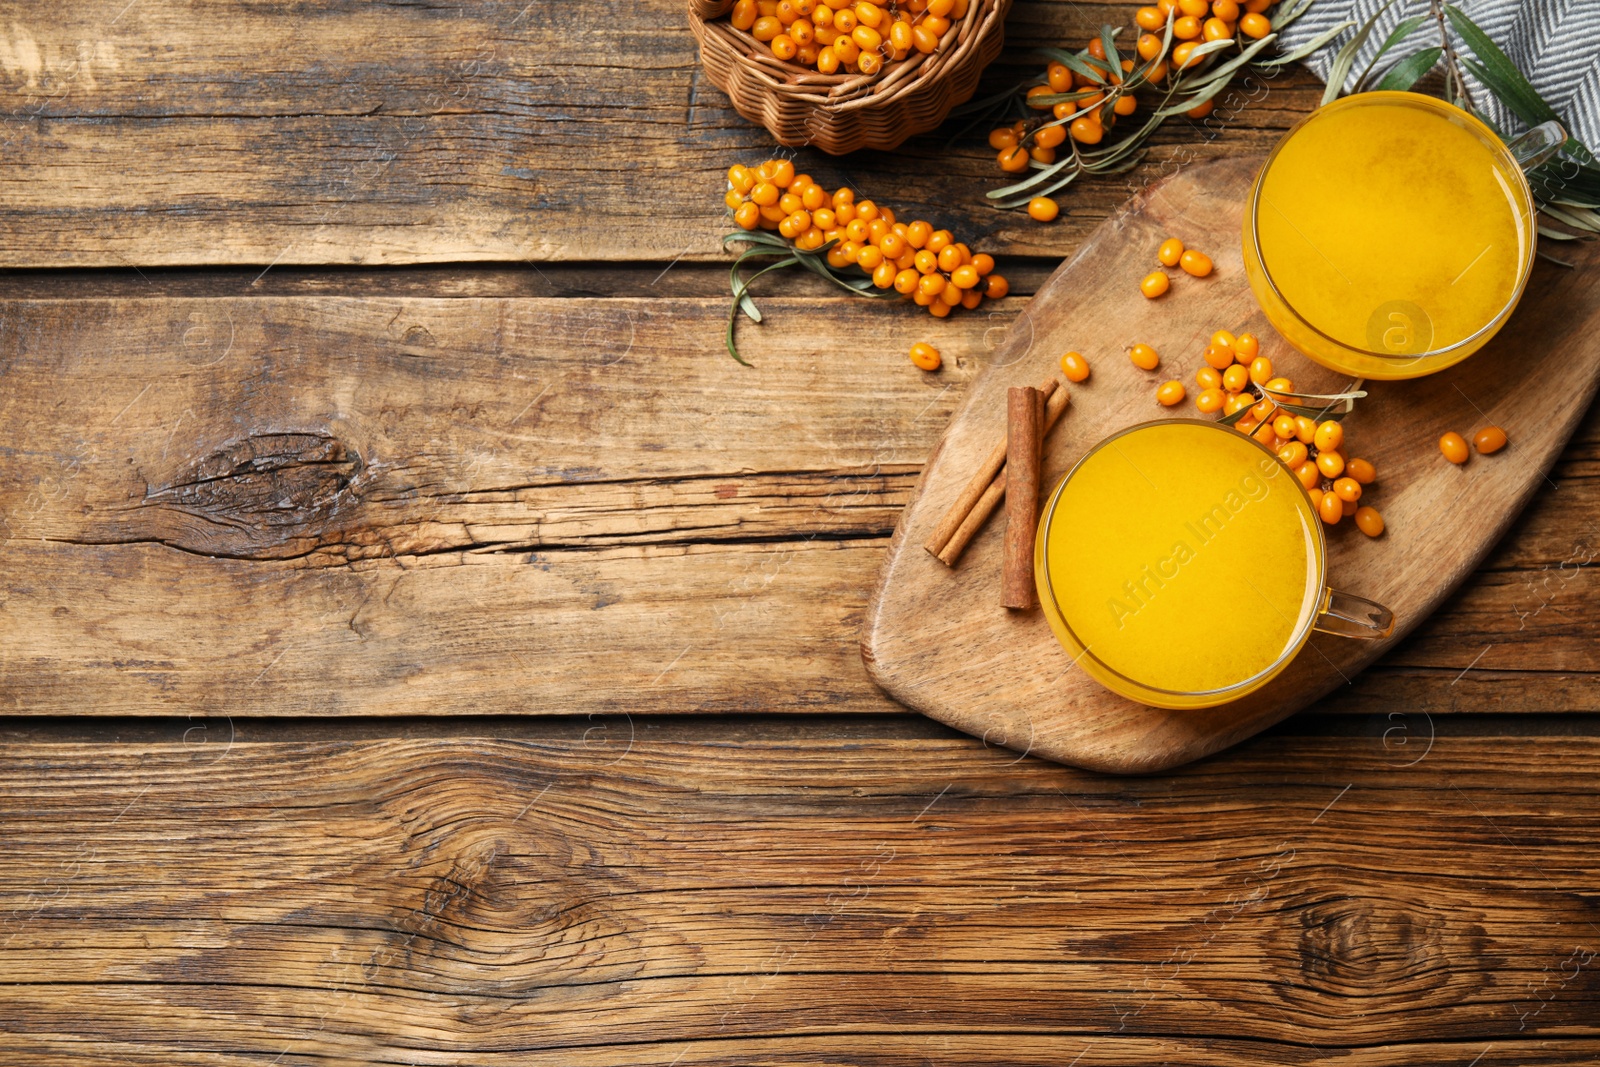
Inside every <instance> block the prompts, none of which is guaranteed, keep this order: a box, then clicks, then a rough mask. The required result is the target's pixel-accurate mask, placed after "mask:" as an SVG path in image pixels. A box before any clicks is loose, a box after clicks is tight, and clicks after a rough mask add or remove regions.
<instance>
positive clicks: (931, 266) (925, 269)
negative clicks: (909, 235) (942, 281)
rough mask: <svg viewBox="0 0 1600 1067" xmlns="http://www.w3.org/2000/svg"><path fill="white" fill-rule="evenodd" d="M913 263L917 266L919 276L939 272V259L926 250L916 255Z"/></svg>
mask: <svg viewBox="0 0 1600 1067" xmlns="http://www.w3.org/2000/svg"><path fill="white" fill-rule="evenodd" d="M913 262H914V263H915V264H916V267H917V272H918V273H919V274H933V273H936V272H937V271H938V270H939V257H938V256H936V255H934V254H933V253H932V252H930V251H928V250H927V249H926V248H924V249H922V250H921V251H920V252H918V253H917V254H916V256H915V257H914V259H913Z"/></svg>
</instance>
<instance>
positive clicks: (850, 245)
mask: <svg viewBox="0 0 1600 1067" xmlns="http://www.w3.org/2000/svg"><path fill="white" fill-rule="evenodd" d="M836 250H837V251H838V253H839V254H840V255H841V256H843V257H844V261H845V262H846V263H854V262H855V261H856V257H857V256H859V255H860V254H861V242H860V241H852V240H850V239H849V238H848V237H846V238H845V239H844V240H843V241H840V242H839V244H838V246H837V249H836Z"/></svg>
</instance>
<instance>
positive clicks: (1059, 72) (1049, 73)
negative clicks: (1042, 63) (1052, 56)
mask: <svg viewBox="0 0 1600 1067" xmlns="http://www.w3.org/2000/svg"><path fill="white" fill-rule="evenodd" d="M1044 80H1045V84H1046V85H1047V86H1048V87H1049V89H1050V91H1051V92H1052V93H1070V92H1071V91H1072V70H1071V68H1070V67H1068V66H1067V65H1066V64H1065V63H1054V62H1053V63H1051V64H1050V65H1049V66H1048V67H1046V68H1045V69H1044Z"/></svg>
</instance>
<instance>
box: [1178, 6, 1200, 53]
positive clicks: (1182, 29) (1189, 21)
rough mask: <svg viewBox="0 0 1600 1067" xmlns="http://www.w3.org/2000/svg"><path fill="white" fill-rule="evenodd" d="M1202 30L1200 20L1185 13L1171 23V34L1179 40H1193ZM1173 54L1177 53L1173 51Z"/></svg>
mask: <svg viewBox="0 0 1600 1067" xmlns="http://www.w3.org/2000/svg"><path fill="white" fill-rule="evenodd" d="M1202 32H1203V27H1202V26H1201V24H1200V20H1199V19H1197V18H1195V17H1194V16H1193V15H1185V16H1183V17H1182V18H1180V19H1178V20H1177V21H1176V22H1174V23H1173V24H1172V36H1174V37H1176V38H1177V39H1178V40H1180V41H1193V40H1195V39H1196V38H1198V37H1199V36H1200V34H1201V33H1202ZM1173 54H1174V55H1176V54H1177V53H1176V52H1174V53H1173Z"/></svg>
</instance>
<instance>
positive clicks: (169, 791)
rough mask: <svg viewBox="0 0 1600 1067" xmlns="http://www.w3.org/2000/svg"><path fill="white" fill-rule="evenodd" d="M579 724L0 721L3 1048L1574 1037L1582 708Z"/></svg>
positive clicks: (1320, 1044) (1390, 1052) (858, 1049)
mask: <svg viewBox="0 0 1600 1067" xmlns="http://www.w3.org/2000/svg"><path fill="white" fill-rule="evenodd" d="M584 729H585V728H584V727H583V726H580V727H577V728H576V729H574V731H573V733H572V734H571V735H569V736H568V737H566V738H563V739H551V740H546V741H542V742H538V743H514V742H493V741H470V740H464V741H440V740H429V741H380V742H359V743H303V744H260V745H255V744H236V745H234V746H232V747H227V746H225V745H183V744H173V745H122V746H115V745H80V744H60V745H21V746H11V747H10V748H8V749H7V750H6V751H5V752H4V753H3V754H0V798H3V802H0V834H3V835H4V838H5V840H6V841H7V843H8V850H7V851H8V857H7V858H8V862H7V864H6V865H5V867H4V868H3V869H0V909H3V911H4V913H5V915H6V917H7V922H6V924H5V928H6V938H5V941H4V944H3V946H0V978H3V980H4V981H5V982H6V983H7V994H6V997H5V998H4V999H3V1001H0V1033H3V1034H4V1036H3V1037H0V1047H4V1048H6V1049H7V1060H8V1062H44V1061H45V1060H47V1059H48V1058H49V1057H50V1056H52V1055H54V1056H57V1057H61V1056H65V1055H68V1054H71V1055H73V1056H75V1057H77V1058H79V1059H81V1060H82V1061H84V1062H111V1061H113V1060H121V1061H123V1062H151V1061H153V1060H155V1059H156V1058H158V1057H160V1056H161V1055H163V1054H165V1055H166V1056H168V1057H169V1062H170V1058H173V1057H180V1058H181V1057H182V1056H184V1055H186V1054H187V1053H186V1050H194V1053H195V1055H196V1058H197V1062H213V1063H239V1062H244V1061H245V1059H246V1058H247V1057H254V1058H255V1062H261V1061H262V1060H270V1059H271V1058H272V1057H273V1056H280V1057H281V1062H313V1061H315V1060H319V1059H323V1058H331V1059H333V1060H334V1061H335V1062H342V1061H344V1060H361V1061H364V1062H428V1063H446V1062H456V1061H459V1060H460V1059H461V1058H462V1057H467V1058H470V1059H471V1061H472V1062H474V1063H486V1064H501V1063H504V1064H511V1063H528V1062H535V1063H551V1064H554V1063H572V1064H622V1063H632V1064H639V1063H647V1064H661V1065H666V1064H670V1063H673V1062H678V1063H680V1064H681V1063H691V1062H692V1063H719V1064H722V1063H749V1062H771V1063H814V1062H842V1063H914V1062H925V1061H926V1060H927V1059H930V1058H931V1059H933V1060H934V1061H935V1062H954V1061H961V1062H978V1063H996V1064H998V1063H1012V1064H1014V1063H1026V1064H1035V1063H1037V1064H1046V1063H1049V1064H1060V1063H1063V1062H1070V1060H1071V1058H1072V1057H1073V1056H1075V1055H1078V1054H1079V1053H1082V1052H1084V1050H1085V1049H1089V1050H1091V1051H1090V1052H1089V1053H1085V1055H1084V1058H1083V1059H1082V1060H1080V1062H1097V1063H1130V1062H1162V1060H1163V1059H1165V1060H1167V1061H1168V1062H1170V1061H1171V1059H1172V1058H1173V1057H1176V1058H1178V1059H1179V1060H1180V1061H1182V1062H1196V1063H1217V1064H1221V1063H1282V1062H1291V1063H1300V1062H1313V1061H1320V1060H1322V1059H1323V1058H1325V1057H1326V1055H1327V1054H1328V1052H1327V1050H1330V1049H1336V1050H1340V1052H1341V1053H1344V1052H1345V1050H1348V1055H1347V1056H1342V1058H1348V1060H1349V1061H1350V1062H1353V1063H1437V1062H1460V1063H1467V1062H1470V1061H1471V1060H1472V1058H1473V1057H1474V1056H1477V1055H1479V1054H1480V1053H1485V1047H1486V1046H1493V1047H1492V1048H1491V1049H1490V1050H1489V1051H1488V1052H1486V1053H1485V1055H1484V1057H1483V1059H1481V1060H1480V1063H1503V1064H1511V1063H1529V1062H1545V1063H1558V1062H1582V1059H1581V1057H1582V1055H1590V1056H1592V1055H1593V1054H1594V1052H1595V1049H1596V1047H1597V1038H1600V1034H1597V1033H1596V1030H1597V1027H1596V1018H1597V1014H1596V1010H1595V1006H1596V1003H1597V998H1600V978H1597V974H1600V967H1597V963H1600V961H1597V959H1596V956H1597V950H1600V943H1597V939H1600V932H1597V930H1600V928H1597V926H1596V921H1597V920H1600V913H1597V908H1596V902H1595V900H1594V897H1593V886H1594V884H1595V878H1596V875H1597V873H1600V871H1597V868H1596V860H1595V855H1596V851H1595V848H1594V845H1595V842H1596V840H1597V839H1600V801H1597V799H1596V798H1595V796H1594V793H1593V791H1592V790H1589V789H1587V788H1586V786H1585V783H1586V782H1587V781H1588V780H1589V779H1590V777H1591V776H1592V775H1593V774H1594V773H1595V771H1596V770H1597V768H1600V741H1597V740H1596V739H1595V738H1588V737H1586V738H1562V739H1554V738H1528V737H1495V738H1466V737H1440V738H1439V739H1437V740H1436V742H1435V743H1434V744H1433V746H1432V748H1431V750H1430V751H1428V752H1427V754H1426V755H1425V756H1424V757H1423V758H1422V759H1421V760H1420V761H1415V762H1412V761H1410V760H1409V758H1408V759H1400V758H1397V756H1396V754H1395V752H1394V751H1393V750H1392V748H1390V747H1389V746H1387V745H1385V744H1384V742H1383V741H1382V740H1381V739H1378V738H1370V737H1368V738H1339V739H1328V738H1318V739H1309V738H1290V737H1277V738H1271V737H1269V738H1263V739H1260V740H1257V741H1254V742H1251V743H1249V744H1248V745H1246V746H1245V747H1244V748H1242V749H1240V750H1239V751H1237V752H1235V753H1233V754H1230V755H1227V756H1224V757H1221V758H1218V759H1215V760H1211V761H1208V762H1205V763H1202V764H1200V765H1197V766H1195V767H1193V768H1190V769H1189V770H1187V771H1184V772H1180V773H1179V774H1176V775H1172V776H1164V777H1160V778H1148V779H1108V778H1102V777H1096V776H1092V775H1087V774H1082V773H1077V772H1073V771H1070V770H1068V769H1065V768H1061V767H1057V766H1053V765H1049V764H1045V763H1043V762H1040V761H1036V760H1021V761H1017V760H1016V759H1015V758H1014V757H1013V756H1012V755H1011V754H1010V753H1005V752H1001V751H998V750H990V749H985V748H984V747H983V746H982V745H981V744H980V743H979V742H977V741H974V740H972V739H968V738H953V739H945V740H941V739H928V738H921V739H916V740H904V741H896V740H893V739H880V740H878V741H874V742H872V743H869V744H861V743H860V742H858V741H854V740H849V741H828V740H825V739H819V738H815V737H807V738H804V739H796V740H794V741H784V740H782V739H768V740H765V741H748V740H746V741H740V742H737V743H733V744H725V743H719V741H718V739H717V738H716V736H715V735H714V734H712V735H709V736H707V735H706V734H705V731H704V730H703V729H700V728H698V727H695V728H691V729H689V730H688V731H684V732H680V733H677V734H675V733H674V730H673V727H671V725H670V724H667V725H664V726H662V727H661V729H660V730H658V731H650V732H648V733H647V734H644V735H641V734H639V733H638V731H631V732H630V731H629V729H628V724H627V722H626V721H625V720H623V719H622V718H621V717H620V716H619V717H616V718H612V719H608V720H597V721H596V722H595V723H593V724H592V725H590V726H589V727H588V729H587V732H584V733H582V734H581V735H580V734H579V731H580V730H584ZM1408 763H1409V765H1408ZM241 846H245V847H241ZM67 1035H71V1036H70V1037H68V1036H67ZM1194 1035H1205V1040H1204V1042H1202V1041H1201V1040H1200V1039H1199V1038H1197V1037H1196V1036H1194ZM1536 1046H1537V1047H1536ZM880 1047H881V1048H882V1050H883V1051H882V1053H881V1055H880V1052H879V1049H880ZM1091 1056H1092V1058H1091ZM200 1057H210V1059H208V1060H207V1059H201V1058H200ZM1541 1057H1542V1058H1541Z"/></svg>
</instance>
